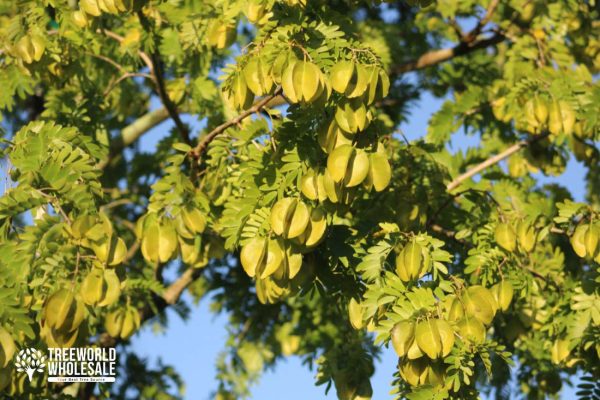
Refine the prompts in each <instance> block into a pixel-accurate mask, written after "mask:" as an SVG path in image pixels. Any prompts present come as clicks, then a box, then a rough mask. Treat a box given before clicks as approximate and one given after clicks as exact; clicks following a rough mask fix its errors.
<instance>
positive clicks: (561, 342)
mask: <svg viewBox="0 0 600 400" xmlns="http://www.w3.org/2000/svg"><path fill="white" fill-rule="evenodd" d="M550 352H551V359H552V362H553V363H554V364H560V363H562V362H563V361H564V360H566V359H567V357H569V354H570V353H571V351H570V350H569V340H567V339H556V340H555V341H554V342H553V343H552V349H551V350H550Z"/></svg>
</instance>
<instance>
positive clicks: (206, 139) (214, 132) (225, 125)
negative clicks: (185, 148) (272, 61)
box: [190, 87, 281, 160]
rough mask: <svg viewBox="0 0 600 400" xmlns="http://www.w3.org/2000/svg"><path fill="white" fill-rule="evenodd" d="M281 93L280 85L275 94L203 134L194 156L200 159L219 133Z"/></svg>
mask: <svg viewBox="0 0 600 400" xmlns="http://www.w3.org/2000/svg"><path fill="white" fill-rule="evenodd" d="M279 94H281V87H278V88H277V89H275V92H274V93H273V94H271V95H269V96H266V97H265V98H263V99H262V100H260V101H258V102H257V103H255V104H254V105H253V106H252V107H250V108H249V109H247V110H246V111H244V112H243V113H241V114H240V115H238V116H237V117H235V118H233V119H230V120H229V121H227V122H224V123H222V124H221V125H219V126H217V127H216V128H215V129H213V130H212V131H210V132H209V133H208V134H206V135H205V136H203V137H202V139H201V140H200V142H199V143H198V145H197V146H196V147H195V148H194V149H193V150H191V151H190V153H191V155H192V157H194V158H196V159H198V160H200V157H201V156H202V153H204V152H205V151H206V149H207V147H208V145H209V144H210V142H212V141H213V140H214V138H215V137H217V135H219V134H221V133H223V132H224V131H225V130H226V129H227V128H229V127H231V126H233V125H236V124H238V123H240V122H241V121H242V120H244V119H245V118H247V117H249V116H250V115H252V114H255V113H258V112H260V111H261V110H262V109H263V107H265V106H266V105H267V104H268V103H269V102H270V101H271V100H273V99H274V98H275V97H277V96H278V95H279Z"/></svg>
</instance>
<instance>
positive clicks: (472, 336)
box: [456, 317, 486, 344]
mask: <svg viewBox="0 0 600 400" xmlns="http://www.w3.org/2000/svg"><path fill="white" fill-rule="evenodd" d="M456 331H457V332H458V333H459V335H460V337H461V338H462V339H463V340H466V341H469V342H472V343H475V344H481V343H483V342H484V341H485V334H486V331H485V326H484V325H483V324H482V323H481V322H480V321H479V320H477V319H475V318H468V317H467V318H464V319H463V320H461V321H460V322H459V323H458V324H457V325H456Z"/></svg>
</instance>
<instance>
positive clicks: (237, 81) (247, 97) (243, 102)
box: [223, 75, 254, 110]
mask: <svg viewBox="0 0 600 400" xmlns="http://www.w3.org/2000/svg"><path fill="white" fill-rule="evenodd" d="M223 95H224V97H225V100H226V101H227V102H228V103H229V104H230V105H231V106H232V107H233V108H236V109H238V110H246V109H248V108H250V107H251V106H252V103H253V102H254V94H253V93H252V92H251V91H250V89H248V85H246V80H245V79H244V77H243V76H242V75H237V76H235V77H234V78H233V80H232V84H231V88H230V91H228V92H224V93H223Z"/></svg>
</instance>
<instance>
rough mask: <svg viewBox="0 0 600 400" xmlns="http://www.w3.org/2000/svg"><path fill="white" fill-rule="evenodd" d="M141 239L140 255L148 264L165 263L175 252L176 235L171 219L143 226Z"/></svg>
mask: <svg viewBox="0 0 600 400" xmlns="http://www.w3.org/2000/svg"><path fill="white" fill-rule="evenodd" d="M145 225H146V226H145V227H144V231H143V238H142V244H141V249H142V255H143V256H144V258H145V259H146V260H148V261H150V262H154V263H157V262H161V263H164V262H167V261H168V260H169V259H171V257H172V256H173V254H174V253H175V250H177V243H178V242H177V233H176V231H175V226H174V224H173V221H172V220H171V219H168V218H165V219H163V220H162V221H161V222H158V221H153V222H152V223H149V224H145Z"/></svg>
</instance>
